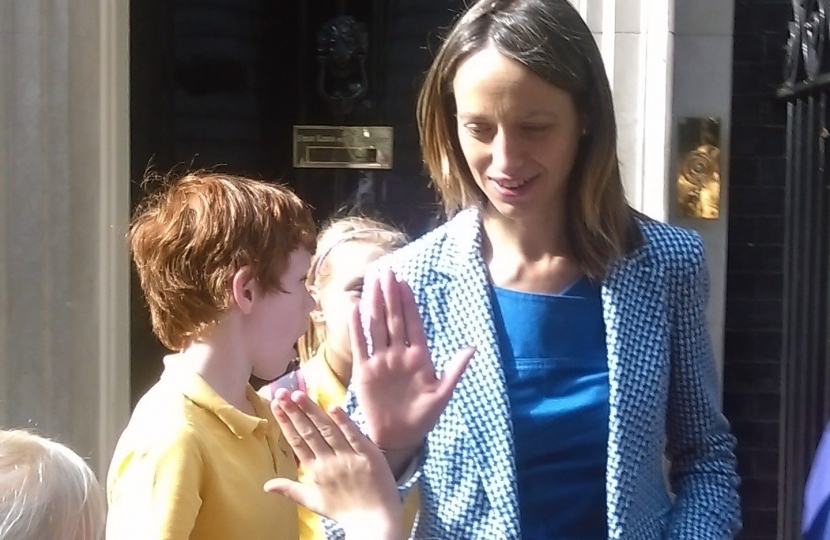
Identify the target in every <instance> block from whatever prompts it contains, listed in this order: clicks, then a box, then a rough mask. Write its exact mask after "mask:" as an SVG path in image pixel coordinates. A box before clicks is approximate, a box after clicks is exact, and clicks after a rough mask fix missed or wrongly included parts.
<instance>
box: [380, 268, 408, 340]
mask: <svg viewBox="0 0 830 540" xmlns="http://www.w3.org/2000/svg"><path fill="white" fill-rule="evenodd" d="M380 281H381V291H382V292H383V303H384V305H385V306H386V327H387V331H388V333H389V345H399V346H403V345H406V344H408V343H409V341H408V338H407V335H406V325H405V324H404V315H403V310H402V309H401V293H400V286H399V285H398V282H397V280H396V279H395V274H393V273H392V271H391V270H389V269H386V270H384V271H383V273H382V274H381V280H380Z"/></svg>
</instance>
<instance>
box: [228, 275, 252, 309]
mask: <svg viewBox="0 0 830 540" xmlns="http://www.w3.org/2000/svg"><path fill="white" fill-rule="evenodd" d="M256 293H257V281H256V279H255V278H254V277H253V274H252V273H251V268H250V267H249V266H243V267H242V268H240V269H239V270H237V271H236V272H235V273H234V274H233V277H232V278H231V298H232V299H233V303H234V304H236V306H237V307H239V310H240V311H242V313H244V314H245V315H247V314H249V313H250V312H251V308H252V307H253V303H254V297H255V296H256Z"/></svg>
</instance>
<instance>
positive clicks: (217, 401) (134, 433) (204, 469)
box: [107, 355, 298, 540]
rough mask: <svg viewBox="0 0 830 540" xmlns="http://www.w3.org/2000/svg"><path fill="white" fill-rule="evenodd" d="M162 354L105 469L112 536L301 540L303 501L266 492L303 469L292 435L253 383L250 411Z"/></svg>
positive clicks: (166, 539) (164, 539)
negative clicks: (158, 370) (155, 378)
mask: <svg viewBox="0 0 830 540" xmlns="http://www.w3.org/2000/svg"><path fill="white" fill-rule="evenodd" d="M174 357H175V355H173V356H171V357H168V358H167V359H165V364H166V367H165V371H164V374H163V375H162V377H161V380H160V381H159V382H158V383H156V385H155V386H153V388H151V389H150V390H149V391H148V392H147V393H146V394H145V395H144V397H142V398H141V400H140V401H139V403H138V405H137V406H136V408H135V411H134V412H133V415H132V418H131V419H130V422H129V424H128V425H127V428H126V429H125V430H124V433H123V434H122V435H121V438H120V439H119V441H118V445H117V446H116V449H115V455H114V456H113V458H112V463H111V465H110V469H109V473H108V475H107V499H108V501H109V514H108V518H107V539H108V540H122V539H141V540H185V539H190V540H235V539H239V540H296V539H297V535H298V531H297V505H296V504H294V503H293V502H292V501H290V500H288V499H286V498H284V497H282V496H280V495H276V494H271V493H266V492H265V491H263V484H265V482H266V481H267V480H269V479H271V478H274V477H276V476H283V477H288V478H292V479H294V478H296V477H297V465H296V462H295V461H294V454H293V452H292V450H291V447H290V446H289V445H288V442H287V441H286V440H285V438H284V437H283V435H282V433H281V431H280V429H279V427H278V426H277V424H276V422H275V421H274V419H273V417H272V416H271V412H270V410H269V406H268V403H267V402H266V401H265V400H263V399H262V398H261V397H260V396H258V395H257V393H256V392H255V391H254V389H253V388H251V387H250V386H249V387H248V389H247V397H248V400H249V401H250V402H251V404H252V405H253V407H254V410H255V411H256V416H250V415H247V414H245V413H243V412H242V411H240V410H238V409H236V408H235V407H233V406H232V405H230V404H229V403H228V402H226V401H225V400H224V399H222V397H220V396H219V394H217V393H216V392H215V391H214V390H213V388H211V387H210V386H209V385H208V384H207V383H206V382H205V381H204V379H202V378H201V377H200V376H199V375H197V374H195V373H193V372H191V371H188V370H187V369H186V368H182V367H175V366H174V365H171V364H173V363H175V362H178V361H181V360H175V362H169V361H170V360H171V359H173V358H174Z"/></svg>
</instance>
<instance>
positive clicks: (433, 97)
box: [417, 0, 641, 278]
mask: <svg viewBox="0 0 830 540" xmlns="http://www.w3.org/2000/svg"><path fill="white" fill-rule="evenodd" d="M488 47H492V48H494V49H496V50H497V51H498V52H499V53H501V54H503V55H504V56H506V57H508V58H511V59H513V60H515V61H517V62H519V63H521V64H522V65H523V66H525V67H527V68H528V69H529V70H530V71H532V72H533V73H535V74H536V75H537V76H539V77H541V78H542V79H543V80H544V81H546V82H548V83H550V84H551V85H553V86H555V87H557V88H560V89H562V90H565V91H566V92H568V93H569V94H570V95H571V96H572V98H573V99H574V103H575V104H576V108H577V111H578V113H579V114H580V116H581V117H582V118H583V119H584V123H585V126H586V133H585V135H584V136H583V137H582V141H581V143H580V149H579V153H578V155H577V159H576V162H575V164H574V168H573V170H572V171H571V176H570V180H569V183H568V191H567V195H566V197H567V199H568V200H567V201H566V205H565V206H566V208H567V209H568V212H569V215H568V216H567V217H566V234H567V235H568V240H569V243H570V245H571V248H572V249H573V251H574V255H575V257H576V259H577V261H578V263H579V265H580V266H581V268H582V270H583V272H585V273H586V274H587V275H589V276H591V277H593V278H601V277H603V276H604V275H605V273H606V272H607V269H608V265H609V263H610V262H612V261H613V260H615V259H617V258H619V257H622V256H623V255H625V254H626V253H627V252H629V251H630V250H632V249H634V248H635V247H636V246H637V245H638V244H639V242H640V241H641V238H640V232H639V229H638V228H637V227H636V224H635V221H634V212H633V210H632V209H631V208H630V207H629V205H628V203H627V201H626V199H625V194H624V190H623V184H622V179H621V177H620V168H619V163H618V160H617V126H616V121H615V117H614V104H613V100H612V94H611V88H610V85H609V83H608V77H607V75H606V73H605V66H604V65H603V62H602V56H601V54H600V51H599V48H598V47H597V44H596V41H595V40H594V37H593V35H592V34H591V31H590V30H589V29H588V27H587V25H586V24H585V21H583V20H582V17H581V16H580V15H579V13H578V12H577V11H576V10H575V9H574V7H573V6H572V5H571V4H570V3H569V2H568V0H480V1H479V2H477V3H475V4H474V5H473V6H472V7H471V8H470V9H469V10H468V11H467V12H466V13H464V15H463V16H462V17H461V18H460V19H459V20H458V22H457V23H456V24H455V26H454V27H453V28H452V30H451V31H450V33H449V34H448V36H447V37H446V39H445V40H444V42H443V44H442V46H441V48H440V49H439V51H438V54H437V55H436V57H435V60H434V61H433V63H432V66H431V67H430V69H429V71H428V72H427V76H426V80H425V81H424V84H423V86H422V88H421V92H420V95H419V97H418V106H417V120H418V130H419V133H420V141H421V150H422V152H423V158H424V163H425V164H426V167H427V170H428V172H429V175H430V177H431V178H432V182H433V184H434V185H435V187H436V188H437V190H438V191H439V193H440V195H441V198H442V200H443V203H444V209H445V211H446V212H447V214H448V215H449V216H452V215H453V214H455V213H456V212H458V211H459V210H461V209H464V208H468V207H470V206H481V205H483V204H484V202H485V200H484V194H483V193H482V192H481V190H480V189H479V187H478V186H477V185H476V182H475V180H474V179H473V176H472V174H471V173H470V170H469V168H468V167H467V163H466V160H465V158H464V154H463V153H462V151H461V145H460V144H459V140H458V133H457V131H456V119H455V113H456V109H455V96H454V94H453V79H454V78H455V74H456V72H457V71H458V68H459V66H460V65H461V63H462V62H464V61H465V60H466V59H467V58H469V57H470V56H472V55H473V54H475V53H477V52H479V51H481V50H483V49H486V48H488Z"/></svg>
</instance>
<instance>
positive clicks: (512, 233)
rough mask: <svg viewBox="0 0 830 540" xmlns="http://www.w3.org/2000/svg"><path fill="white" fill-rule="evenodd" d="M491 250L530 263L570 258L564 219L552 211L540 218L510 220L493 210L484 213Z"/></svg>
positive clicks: (483, 222)
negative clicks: (553, 258) (557, 257)
mask: <svg viewBox="0 0 830 540" xmlns="http://www.w3.org/2000/svg"><path fill="white" fill-rule="evenodd" d="M482 227H483V229H484V235H485V239H486V244H487V246H488V249H489V250H490V251H491V252H492V253H493V254H497V255H501V254H513V256H519V257H521V258H523V259H526V260H528V261H536V260H540V259H544V258H550V257H556V256H570V253H571V251H570V248H569V245H568V238H567V234H566V233H565V220H564V219H563V217H562V215H561V213H559V212H551V213H550V215H548V216H544V217H540V218H535V219H531V218H519V219H514V218H508V217H505V216H504V215H502V214H499V213H498V212H497V211H496V210H495V209H493V208H492V207H487V208H486V209H485V210H483V211H482Z"/></svg>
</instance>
